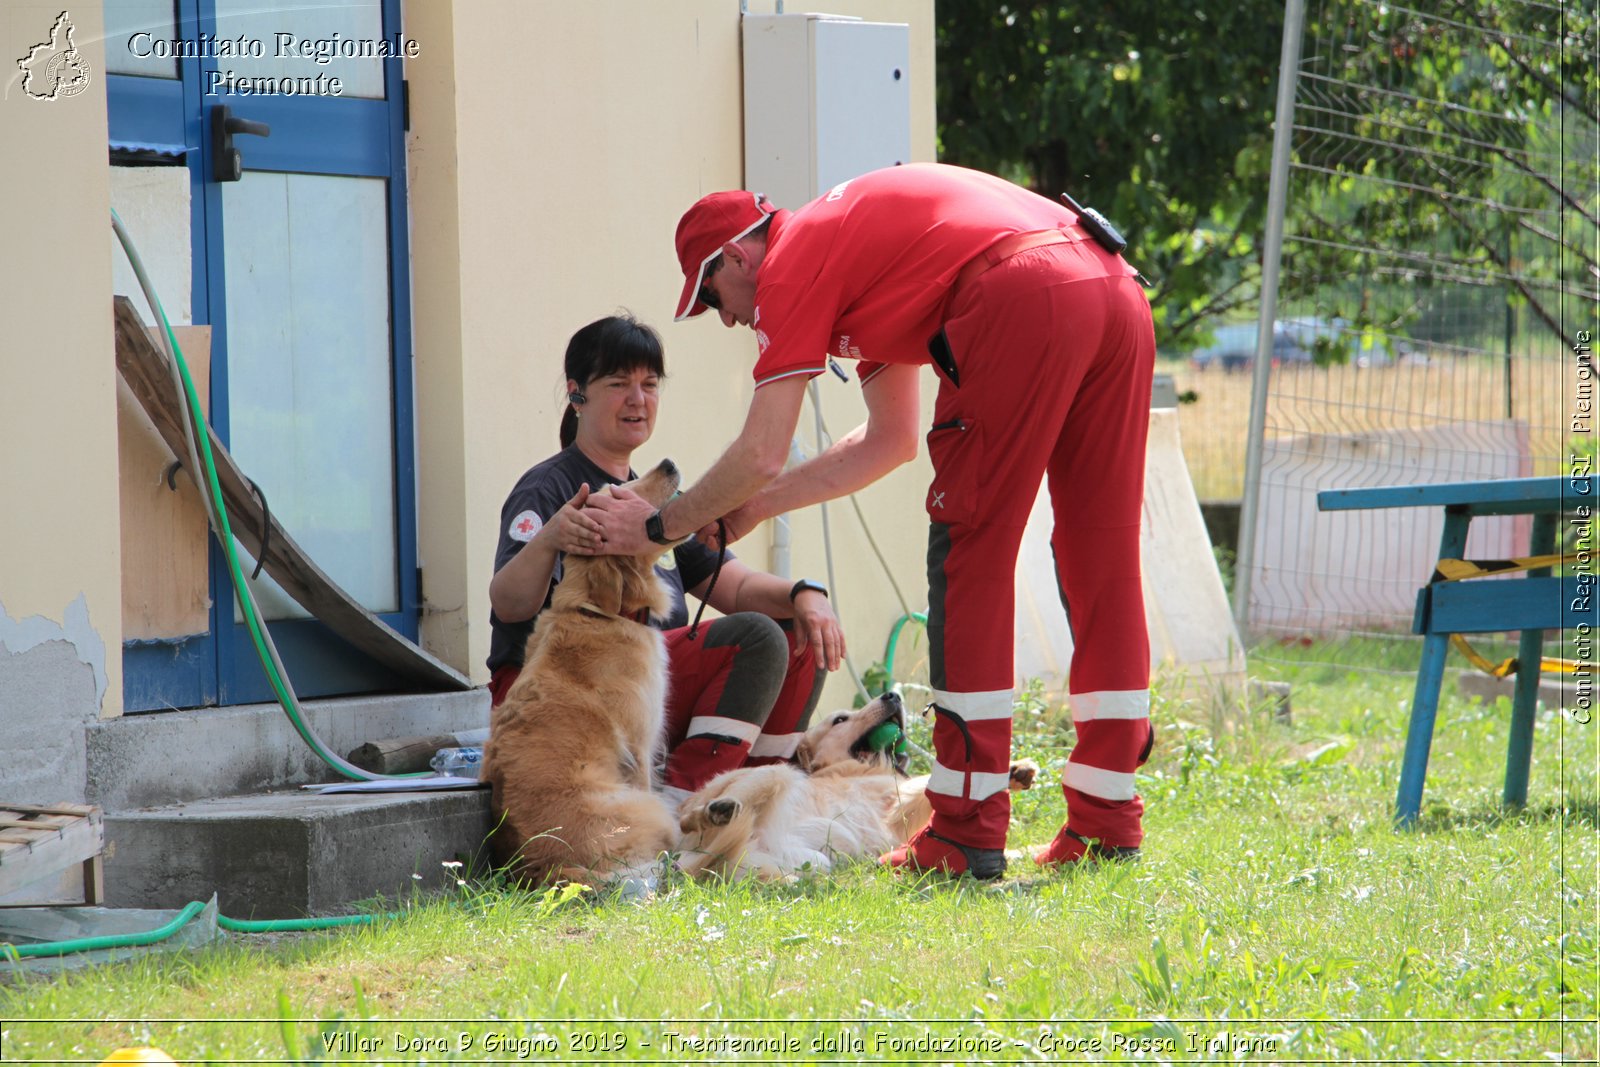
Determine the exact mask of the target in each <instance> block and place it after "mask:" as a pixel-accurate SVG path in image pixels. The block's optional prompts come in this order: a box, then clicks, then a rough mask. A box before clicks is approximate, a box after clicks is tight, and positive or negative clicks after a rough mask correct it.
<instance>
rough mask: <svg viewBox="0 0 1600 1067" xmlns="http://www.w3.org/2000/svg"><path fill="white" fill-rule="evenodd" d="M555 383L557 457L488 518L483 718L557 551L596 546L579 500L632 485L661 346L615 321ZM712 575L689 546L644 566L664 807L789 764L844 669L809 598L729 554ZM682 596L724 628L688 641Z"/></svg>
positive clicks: (544, 590)
mask: <svg viewBox="0 0 1600 1067" xmlns="http://www.w3.org/2000/svg"><path fill="white" fill-rule="evenodd" d="M566 375H567V399H568V401H569V403H568V405H567V410H566V412H565V413H564V414H563V416H562V419H561V445H562V450H561V451H560V452H558V453H556V454H555V455H554V456H551V457H550V458H549V459H547V460H545V461H544V462H543V463H540V464H538V465H537V466H535V467H533V468H532V469H531V470H529V471H528V472H527V473H526V474H524V475H523V476H522V478H521V479H520V480H518V482H517V484H516V487H515V488H514V489H512V490H511V495H510V496H508V497H507V498H506V503H505V507H504V508H502V509H501V513H500V545H499V548H498V550H497V551H496V553H495V575H494V580H493V581H492V582H490V584H489V604H490V607H491V608H492V609H493V610H492V612H491V614H490V617H489V621H490V625H491V628H492V636H491V638H490V646H489V661H488V663H489V670H490V671H491V672H492V676H491V678H490V682H489V688H490V692H491V693H492V694H493V699H494V703H495V705H496V706H498V705H499V704H500V702H501V701H502V700H504V699H505V695H506V692H507V690H509V689H510V688H511V683H512V682H513V681H515V680H516V677H517V673H518V672H519V671H520V670H521V669H522V655H523V647H524V646H525V645H526V643H527V639H528V635H529V634H530V633H531V632H532V630H533V623H534V619H535V618H537V616H538V614H539V612H540V611H542V610H543V609H544V608H545V607H546V606H547V605H548V604H549V602H550V591H551V589H552V588H554V586H555V584H556V583H557V582H559V581H560V580H561V556H562V553H564V552H569V551H584V550H587V549H591V548H593V547H595V546H597V545H598V543H599V526H598V524H597V523H596V522H595V521H594V520H593V519H592V518H590V517H589V516H586V515H584V514H583V504H584V501H585V500H587V499H588V496H589V493H590V491H591V490H593V489H598V488H600V487H601V486H603V485H607V484H616V483H619V482H624V481H628V480H630V479H631V478H633V477H634V475H633V472H632V470H631V469H630V466H629V464H630V461H631V460H632V458H633V452H634V449H636V448H638V447H639V446H640V445H642V444H644V443H645V442H646V441H648V440H650V434H651V432H652V431H653V430H654V428H655V421H656V408H657V405H658V404H659V402H660V390H661V381H662V379H663V378H665V377H666V368H665V365H664V360H663V357H662V349H661V339H660V338H659V337H658V336H657V335H656V333H655V331H654V330H652V329H651V328H650V327H648V326H646V325H644V324H643V323H640V322H637V321H636V320H634V319H632V318H628V317H622V316H612V317H608V318H604V319H600V320H599V321H597V322H592V323H590V324H589V325H587V326H585V327H584V328H583V329H581V330H579V331H578V332H577V333H575V334H573V336H572V340H571V341H570V342H568V344H567V354H566ZM716 568H717V554H716V553H715V552H714V551H712V550H711V549H709V548H707V547H706V546H705V545H703V544H701V543H700V542H699V541H696V540H693V539H691V540H689V541H686V542H684V543H683V544H681V545H679V546H678V547H677V548H676V549H674V550H673V551H671V552H669V553H667V554H666V555H665V556H664V557H662V560H661V562H660V563H659V564H657V566H656V569H657V571H658V572H659V573H660V574H661V576H662V577H663V578H664V579H665V580H666V583H667V586H668V588H669V589H670V590H671V593H672V602H673V607H672V612H671V613H670V616H669V617H668V618H667V619H666V620H664V621H662V622H659V623H657V624H656V625H658V626H659V627H660V628H661V629H662V630H663V631H664V632H665V637H666V644H667V654H668V667H667V675H668V686H667V688H668V694H667V708H666V720H667V727H666V729H667V738H666V741H667V750H668V757H667V766H666V772H665V777H664V780H665V786H666V789H667V793H668V796H669V797H670V798H671V799H673V800H674V801H681V800H682V798H683V797H685V796H687V795H688V794H689V793H692V792H693V791H695V790H696V789H699V788H700V787H701V786H703V785H704V784H705V783H706V782H708V781H709V780H710V779H711V778H713V777H714V776H716V775H717V774H720V773H721V772H723V771H727V770H732V769H733V768H735V767H741V766H745V765H746V764H758V763H775V762H778V761H780V760H785V759H788V758H790V757H791V756H793V755H794V750H795V746H796V745H797V744H798V743H799V740H800V736H801V734H803V733H804V732H805V729H806V726H807V725H808V724H809V722H810V718H811V713H812V710H813V709H814V708H815V707H816V703H817V698H818V696H819V695H820V693H821V691H822V677H823V671H824V669H826V670H830V671H831V670H836V669H837V668H838V666H839V663H840V661H841V660H842V659H843V657H844V634H843V632H842V630H841V629H840V626H839V619H838V617H837V616H835V615H834V613H833V608H832V606H831V605H830V604H829V603H828V593H827V590H826V589H824V588H823V587H822V586H820V585H818V584H816V583H815V582H810V581H805V580H801V581H799V582H793V581H791V580H790V579H787V578H780V577H778V576H776V575H772V574H765V573H763V572H761V571H756V570H752V569H751V568H750V567H748V566H746V565H745V564H743V563H741V562H739V560H737V559H735V558H734V556H733V555H732V554H731V553H729V554H728V556H727V557H726V559H725V560H724V562H723V564H722V569H721V572H720V574H718V575H717V576H716V581H715V584H714V586H713V583H712V576H713V572H714V571H716ZM708 587H710V588H709V590H708ZM685 591H687V592H689V593H692V594H694V595H695V596H696V597H698V598H700V599H702V600H704V601H705V602H706V603H708V604H710V606H711V607H714V608H716V609H717V610H718V611H720V612H723V613H724V614H723V617H722V618H719V619H714V620H712V621H710V622H707V623H703V624H702V625H701V626H700V627H699V628H698V632H696V633H694V634H693V635H691V633H690V627H689V626H688V622H689V611H688V607H687V605H686V604H685V602H684V593H685ZM778 620H783V621H782V622H781V623H780V622H779V621H778ZM680 791H681V792H680Z"/></svg>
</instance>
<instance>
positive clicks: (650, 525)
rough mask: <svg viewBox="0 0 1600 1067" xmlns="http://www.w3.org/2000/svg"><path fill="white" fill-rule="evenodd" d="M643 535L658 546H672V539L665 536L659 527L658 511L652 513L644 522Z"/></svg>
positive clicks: (659, 513) (659, 515) (659, 516)
mask: <svg viewBox="0 0 1600 1067" xmlns="http://www.w3.org/2000/svg"><path fill="white" fill-rule="evenodd" d="M644 535H645V536H646V537H648V538H650V540H652V541H654V542H655V543H656V544H658V545H670V544H672V539H671V538H669V537H668V536H667V531H666V530H664V529H663V528H662V526H661V512H659V511H655V512H652V513H651V515H650V517H649V518H648V519H646V520H644Z"/></svg>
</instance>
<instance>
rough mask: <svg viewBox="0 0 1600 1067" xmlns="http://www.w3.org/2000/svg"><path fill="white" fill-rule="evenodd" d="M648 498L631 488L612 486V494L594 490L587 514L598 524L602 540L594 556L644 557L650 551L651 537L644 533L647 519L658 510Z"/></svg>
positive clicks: (596, 525)
mask: <svg viewBox="0 0 1600 1067" xmlns="http://www.w3.org/2000/svg"><path fill="white" fill-rule="evenodd" d="M655 510H656V509H655V508H654V507H653V506H652V505H651V504H650V502H649V501H648V500H646V499H645V498H644V497H642V496H640V495H639V494H638V493H635V492H634V491H633V490H631V489H624V488H622V486H620V485H613V486H612V487H611V492H609V493H595V494H594V495H593V496H591V497H590V498H589V503H588V505H587V506H586V507H585V508H584V515H585V516H586V517H589V518H591V519H592V520H593V521H594V523H595V529H596V530H597V531H598V532H599V534H600V543H599V544H597V545H595V546H594V548H593V550H592V551H591V552H589V553H588V554H589V555H592V556H642V555H644V554H645V553H646V552H648V551H650V549H651V548H652V547H659V546H652V544H651V541H650V538H648V537H646V536H645V533H644V520H646V519H648V518H649V517H650V516H651V515H653V514H654V513H655Z"/></svg>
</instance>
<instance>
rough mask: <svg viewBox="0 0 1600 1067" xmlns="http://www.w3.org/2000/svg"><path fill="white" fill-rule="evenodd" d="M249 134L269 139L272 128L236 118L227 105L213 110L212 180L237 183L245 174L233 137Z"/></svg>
mask: <svg viewBox="0 0 1600 1067" xmlns="http://www.w3.org/2000/svg"><path fill="white" fill-rule="evenodd" d="M236 133H248V134H251V135H252V136H255V137H267V136H270V135H271V133H272V127H271V126H268V125H267V124H266V123H265V122H251V121H250V120H249V119H241V118H237V117H235V116H234V114H233V113H232V112H231V111H230V110H229V109H228V106H227V105H226V104H218V105H217V106H215V107H213V108H212V109H211V180H212V181H217V182H236V181H238V180H239V178H240V177H241V176H242V175H243V174H244V162H243V160H242V159H240V157H239V150H238V149H237V148H235V147H233V135H234V134H236Z"/></svg>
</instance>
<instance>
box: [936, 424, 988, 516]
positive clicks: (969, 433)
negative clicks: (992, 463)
mask: <svg viewBox="0 0 1600 1067" xmlns="http://www.w3.org/2000/svg"><path fill="white" fill-rule="evenodd" d="M928 458H929V459H930V460H931V461H932V462H933V482H932V484H931V485H929V486H928V499H927V502H926V507H927V511H928V518H929V519H931V520H933V521H934V522H939V523H945V524H946V525H952V526H963V525H968V524H970V523H971V521H972V516H973V515H976V514H980V513H981V510H982V501H981V499H980V496H981V494H982V492H983V487H984V484H985V474H986V472H985V470H984V462H983V460H984V456H983V425H982V423H980V422H979V421H978V420H977V419H973V418H965V417H963V418H949V419H944V420H941V421H939V422H936V423H934V424H933V426H932V428H930V429H929V430H928Z"/></svg>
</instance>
